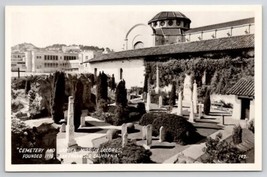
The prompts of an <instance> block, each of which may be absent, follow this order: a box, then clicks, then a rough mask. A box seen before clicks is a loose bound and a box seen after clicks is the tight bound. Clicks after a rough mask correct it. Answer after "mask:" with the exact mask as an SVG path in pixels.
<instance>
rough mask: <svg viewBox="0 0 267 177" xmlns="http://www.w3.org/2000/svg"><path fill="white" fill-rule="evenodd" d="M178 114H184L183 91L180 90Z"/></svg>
mask: <svg viewBox="0 0 267 177" xmlns="http://www.w3.org/2000/svg"><path fill="white" fill-rule="evenodd" d="M177 115H178V116H182V115H183V98H182V92H181V91H180V92H179V99H178V111H177Z"/></svg>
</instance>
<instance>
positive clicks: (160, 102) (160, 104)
mask: <svg viewBox="0 0 267 177" xmlns="http://www.w3.org/2000/svg"><path fill="white" fill-rule="evenodd" d="M161 107H162V96H161V95H160V96H159V108H161Z"/></svg>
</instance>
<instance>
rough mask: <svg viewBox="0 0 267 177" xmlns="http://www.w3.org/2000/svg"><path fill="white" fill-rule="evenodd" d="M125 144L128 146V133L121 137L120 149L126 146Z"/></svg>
mask: <svg viewBox="0 0 267 177" xmlns="http://www.w3.org/2000/svg"><path fill="white" fill-rule="evenodd" d="M127 144H128V133H124V134H123V135H122V147H125V146H127Z"/></svg>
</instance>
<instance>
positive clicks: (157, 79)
mask: <svg viewBox="0 0 267 177" xmlns="http://www.w3.org/2000/svg"><path fill="white" fill-rule="evenodd" d="M156 77H157V78H156V88H155V92H156V94H158V93H159V66H158V65H157V73H156Z"/></svg>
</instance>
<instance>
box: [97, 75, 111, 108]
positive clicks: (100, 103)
mask: <svg viewBox="0 0 267 177" xmlns="http://www.w3.org/2000/svg"><path fill="white" fill-rule="evenodd" d="M107 79H108V77H107V75H106V74H105V73H104V72H99V75H98V77H97V94H96V99H97V109H98V110H102V111H104V112H105V111H106V110H107V100H108V81H107Z"/></svg>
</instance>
